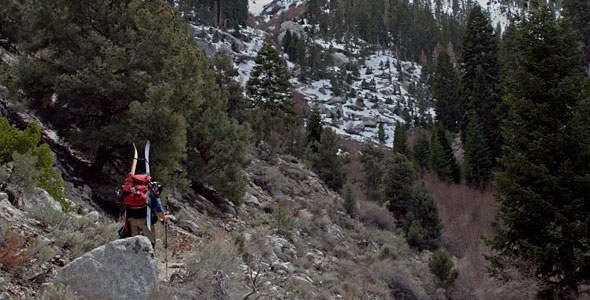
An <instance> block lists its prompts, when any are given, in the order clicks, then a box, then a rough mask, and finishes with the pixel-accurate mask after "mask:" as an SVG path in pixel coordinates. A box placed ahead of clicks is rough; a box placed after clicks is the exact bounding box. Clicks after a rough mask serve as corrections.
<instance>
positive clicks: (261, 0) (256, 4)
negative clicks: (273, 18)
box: [248, 0, 273, 16]
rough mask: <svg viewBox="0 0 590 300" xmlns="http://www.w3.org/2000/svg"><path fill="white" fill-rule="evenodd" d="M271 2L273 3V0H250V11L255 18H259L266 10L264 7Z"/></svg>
mask: <svg viewBox="0 0 590 300" xmlns="http://www.w3.org/2000/svg"><path fill="white" fill-rule="evenodd" d="M271 2H273V0H248V4H249V8H248V10H249V11H250V13H251V14H253V15H254V16H259V15H260V13H262V11H263V10H264V6H266V5H267V4H269V3H271Z"/></svg>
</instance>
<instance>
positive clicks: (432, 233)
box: [405, 183, 443, 251]
mask: <svg viewBox="0 0 590 300" xmlns="http://www.w3.org/2000/svg"><path fill="white" fill-rule="evenodd" d="M411 197H412V201H411V203H410V207H409V208H408V215H407V219H406V225H405V229H406V239H407V240H408V244H409V245H410V246H411V247H415V248H417V249H418V250H424V249H427V250H430V251H434V250H437V249H438V248H439V247H440V243H441V237H442V229H443V226H442V223H441V221H440V217H439V215H438V206H437V205H436V201H435V200H434V198H432V196H431V195H430V192H429V191H428V189H427V188H426V186H424V183H422V184H419V185H416V186H414V187H413V188H412V189H411Z"/></svg>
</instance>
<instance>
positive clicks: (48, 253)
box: [35, 240, 55, 264]
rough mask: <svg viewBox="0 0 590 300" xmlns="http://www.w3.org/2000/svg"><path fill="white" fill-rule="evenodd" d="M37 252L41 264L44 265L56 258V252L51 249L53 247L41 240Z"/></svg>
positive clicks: (38, 242) (36, 248)
mask: <svg viewBox="0 0 590 300" xmlns="http://www.w3.org/2000/svg"><path fill="white" fill-rule="evenodd" d="M35 252H37V256H38V258H39V260H38V263H39V264H44V263H46V262H48V261H49V260H50V259H52V258H53V256H55V251H53V249H51V247H50V246H49V245H47V243H45V242H43V241H40V240H38V241H37V246H36V247H35Z"/></svg>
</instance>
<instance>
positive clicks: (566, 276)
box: [491, 9, 590, 299]
mask: <svg viewBox="0 0 590 300" xmlns="http://www.w3.org/2000/svg"><path fill="white" fill-rule="evenodd" d="M514 40H515V43H516V47H517V48H518V51H517V52H516V53H517V54H518V56H517V57H516V62H517V69H516V71H515V72H514V73H512V74H511V76H510V77H509V78H508V85H507V95H506V96H505V97H504V100H503V101H504V103H505V105H506V106H507V108H508V114H507V120H506V122H505V125H504V126H503V129H502V134H503V137H504V140H505V146H504V147H503V158H502V159H501V164H502V167H503V171H502V172H500V173H498V175H497V177H496V187H497V191H498V201H499V210H498V215H497V216H498V217H499V218H500V220H501V224H502V225H501V226H496V227H495V230H496V232H495V236H494V238H493V240H492V241H491V245H492V246H493V248H494V249H495V250H497V251H498V253H499V254H500V255H506V256H510V257H512V256H517V257H521V258H522V259H524V260H526V261H530V262H531V263H532V265H533V266H535V272H536V276H537V277H538V278H539V279H541V280H542V282H543V283H544V285H545V289H544V291H543V295H542V297H543V298H552V299H557V298H560V299H578V297H579V295H580V287H581V286H582V285H587V284H588V283H589V280H590V272H589V271H588V270H589V265H590V261H589V260H588V253H590V243H588V242H587V241H588V240H589V239H590V235H589V232H590V231H589V229H588V215H589V214H590V206H589V205H588V203H590V196H589V193H588V190H589V187H590V185H589V183H590V181H589V179H588V178H590V171H589V168H588V165H589V164H588V163H589V157H588V149H590V148H589V145H590V140H589V138H588V128H589V126H590V115H589V111H588V96H587V95H588V94H587V93H588V90H586V91H584V90H582V87H583V83H582V78H583V77H582V70H581V68H580V64H581V59H582V49H581V47H580V43H579V42H578V41H577V36H576V34H575V32H574V30H573V29H572V27H571V24H570V22H569V20H568V19H567V18H560V19H556V18H555V17H554V14H553V13H552V12H551V11H550V10H549V9H539V11H537V12H533V14H532V16H531V17H530V20H525V21H523V22H522V23H521V24H519V25H518V27H517V32H516V35H515V39H514ZM586 87H588V85H586ZM583 97H585V98H586V99H585V101H582V99H583ZM497 259H498V257H495V258H492V260H493V261H496V262H497V261H498V260H497Z"/></svg>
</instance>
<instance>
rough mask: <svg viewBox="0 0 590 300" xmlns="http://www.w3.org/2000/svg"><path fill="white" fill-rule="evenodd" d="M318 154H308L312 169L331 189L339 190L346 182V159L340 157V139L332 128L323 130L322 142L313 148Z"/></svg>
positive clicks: (316, 143)
mask: <svg viewBox="0 0 590 300" xmlns="http://www.w3.org/2000/svg"><path fill="white" fill-rule="evenodd" d="M313 145H315V146H316V147H317V152H316V153H308V157H309V160H310V161H311V166H312V169H313V170H314V171H315V172H316V173H317V174H318V176H319V177H320V178H321V179H322V180H323V181H324V182H325V183H326V185H328V186H329V187H330V188H333V189H335V190H339V189H340V188H342V185H343V184H344V182H345V181H346V169H345V168H344V164H345V163H346V161H347V160H346V159H345V158H343V157H341V156H339V155H338V153H339V145H340V137H339V136H338V134H336V133H335V132H334V131H333V130H332V129H331V128H325V129H324V130H322V138H321V141H320V142H319V143H318V142H315V143H313V144H312V146H313Z"/></svg>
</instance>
